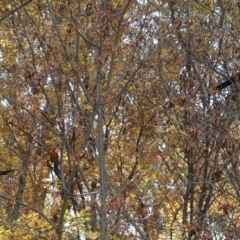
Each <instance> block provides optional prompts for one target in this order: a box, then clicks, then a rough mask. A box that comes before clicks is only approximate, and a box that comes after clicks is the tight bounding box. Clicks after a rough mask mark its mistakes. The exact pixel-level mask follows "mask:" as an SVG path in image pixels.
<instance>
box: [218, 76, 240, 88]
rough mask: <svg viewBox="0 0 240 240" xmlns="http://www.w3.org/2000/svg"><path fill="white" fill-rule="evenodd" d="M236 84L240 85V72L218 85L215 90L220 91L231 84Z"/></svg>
mask: <svg viewBox="0 0 240 240" xmlns="http://www.w3.org/2000/svg"><path fill="white" fill-rule="evenodd" d="M235 82H238V83H240V72H237V73H236V75H235V76H234V77H231V78H230V79H229V80H227V81H225V82H223V83H221V84H219V85H218V86H217V87H216V89H217V90H219V91H221V90H222V89H224V88H226V87H228V86H230V85H232V84H233V83H235Z"/></svg>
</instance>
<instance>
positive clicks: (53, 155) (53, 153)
mask: <svg viewBox="0 0 240 240" xmlns="http://www.w3.org/2000/svg"><path fill="white" fill-rule="evenodd" d="M50 160H51V162H52V163H53V170H54V172H55V174H56V175H58V163H59V162H58V153H57V152H56V148H54V149H53V150H52V151H51V152H50Z"/></svg>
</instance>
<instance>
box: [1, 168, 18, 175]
mask: <svg viewBox="0 0 240 240" xmlns="http://www.w3.org/2000/svg"><path fill="white" fill-rule="evenodd" d="M13 171H15V170H14V169H10V170H2V171H0V175H7V174H8V173H10V172H13Z"/></svg>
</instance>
